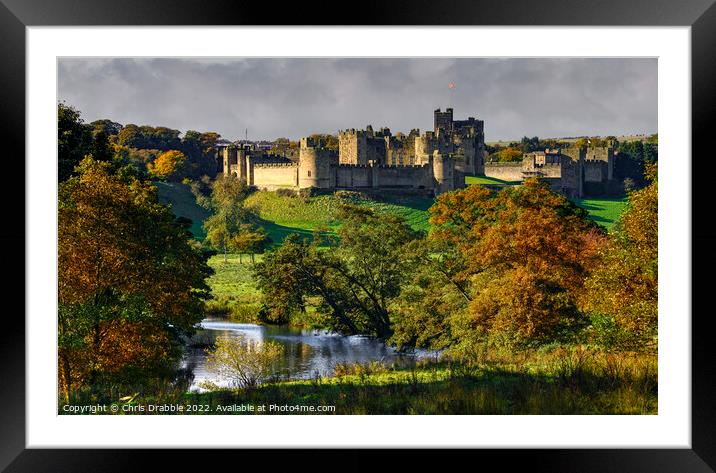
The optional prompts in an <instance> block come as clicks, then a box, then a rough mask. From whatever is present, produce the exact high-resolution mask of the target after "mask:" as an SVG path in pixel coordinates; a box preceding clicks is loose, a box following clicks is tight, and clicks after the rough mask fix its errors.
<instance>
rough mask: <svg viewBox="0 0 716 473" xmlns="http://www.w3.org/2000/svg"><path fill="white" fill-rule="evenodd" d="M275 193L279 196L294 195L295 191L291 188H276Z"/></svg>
mask: <svg viewBox="0 0 716 473" xmlns="http://www.w3.org/2000/svg"><path fill="white" fill-rule="evenodd" d="M276 195H278V196H281V197H296V192H295V191H294V190H293V189H286V188H281V189H276Z"/></svg>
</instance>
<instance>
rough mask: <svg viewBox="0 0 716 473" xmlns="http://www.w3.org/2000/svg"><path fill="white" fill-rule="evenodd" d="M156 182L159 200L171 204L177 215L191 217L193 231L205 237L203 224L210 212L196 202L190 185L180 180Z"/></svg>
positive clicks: (200, 237) (198, 235)
mask: <svg viewBox="0 0 716 473" xmlns="http://www.w3.org/2000/svg"><path fill="white" fill-rule="evenodd" d="M154 184H155V185H156V186H157V193H158V196H159V202H161V203H163V204H169V205H171V207H172V211H173V212H174V215H176V216H177V217H185V218H188V219H190V220H191V221H192V225H191V228H190V230H191V232H192V233H193V234H194V236H195V237H196V238H198V239H200V240H201V239H203V238H204V237H205V236H206V233H205V232H204V229H203V228H202V224H203V223H204V220H205V219H206V218H207V217H208V216H209V212H208V211H207V210H206V209H205V208H203V207H200V206H199V205H198V204H197V203H196V199H195V198H194V194H192V193H191V190H190V189H189V186H187V185H186V184H181V183H178V182H155V183H154Z"/></svg>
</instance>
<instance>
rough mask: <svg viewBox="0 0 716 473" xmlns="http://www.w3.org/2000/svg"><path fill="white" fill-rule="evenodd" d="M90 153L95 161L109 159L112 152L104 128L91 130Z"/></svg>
mask: <svg viewBox="0 0 716 473" xmlns="http://www.w3.org/2000/svg"><path fill="white" fill-rule="evenodd" d="M90 149H91V154H92V157H93V158H94V159H96V160H97V161H110V160H111V159H112V156H113V155H114V152H113V150H112V148H111V147H110V144H109V138H108V136H107V133H106V132H105V131H104V129H102V128H99V129H95V130H93V131H92V144H91V148H90Z"/></svg>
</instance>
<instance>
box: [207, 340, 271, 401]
mask: <svg viewBox="0 0 716 473" xmlns="http://www.w3.org/2000/svg"><path fill="white" fill-rule="evenodd" d="M207 354H208V359H207V361H206V366H207V369H208V370H209V371H211V372H213V373H216V374H217V375H219V376H221V377H222V378H226V379H228V380H230V383H231V384H232V385H233V386H234V387H239V386H242V387H245V388H255V387H257V386H259V385H261V384H264V383H266V382H269V381H271V380H272V379H274V378H275V377H276V376H275V368H276V365H277V363H278V361H279V360H280V359H281V356H282V355H283V346H282V345H280V344H278V343H276V342H272V341H267V340H264V341H254V340H248V339H246V338H245V337H236V336H230V335H220V336H219V337H218V338H217V339H216V343H215V344H214V349H213V350H212V349H209V350H207Z"/></svg>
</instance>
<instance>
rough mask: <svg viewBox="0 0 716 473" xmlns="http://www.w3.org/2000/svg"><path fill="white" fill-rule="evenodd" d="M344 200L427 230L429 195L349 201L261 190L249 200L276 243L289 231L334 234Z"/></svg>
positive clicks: (302, 233)
mask: <svg viewBox="0 0 716 473" xmlns="http://www.w3.org/2000/svg"><path fill="white" fill-rule="evenodd" d="M345 203H352V204H356V205H363V206H367V207H370V208H372V209H374V210H376V211H377V212H382V213H389V214H393V215H399V216H401V217H403V218H404V219H405V220H406V222H408V224H409V225H410V226H412V227H413V228H414V229H416V230H427V229H428V227H429V224H428V218H429V215H428V209H429V208H430V206H431V205H432V204H433V199H432V198H430V197H418V196H399V195H385V196H383V198H382V199H381V200H380V201H377V200H363V199H355V200H346V199H342V198H340V197H338V196H336V195H333V194H329V195H319V196H314V197H309V198H301V197H289V196H282V195H279V194H277V193H275V192H266V191H263V192H262V191H259V192H255V193H253V194H252V195H250V196H249V197H248V198H247V199H246V205H247V206H248V207H251V208H253V209H254V210H255V211H256V213H257V214H258V215H259V216H260V217H261V219H262V220H263V221H264V227H265V228H266V231H267V232H268V233H269V235H270V236H271V238H272V239H273V240H274V242H276V243H280V242H281V241H283V239H284V238H285V237H286V236H287V235H288V234H290V233H298V234H299V235H305V236H309V237H310V236H311V235H312V233H313V232H314V231H316V230H319V229H320V230H322V231H323V233H324V234H331V233H334V232H335V231H336V230H337V229H338V227H339V226H340V221H339V220H338V212H339V210H340V206H341V205H342V204H345Z"/></svg>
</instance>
